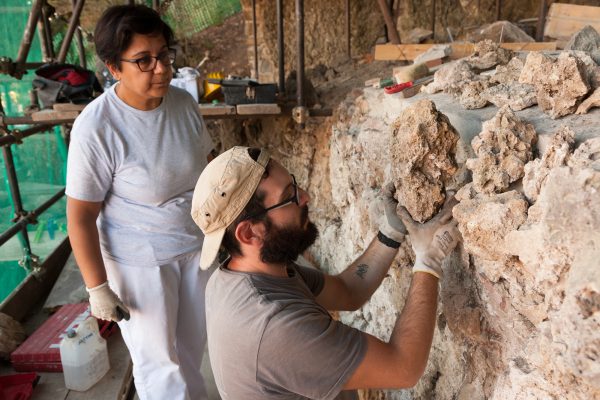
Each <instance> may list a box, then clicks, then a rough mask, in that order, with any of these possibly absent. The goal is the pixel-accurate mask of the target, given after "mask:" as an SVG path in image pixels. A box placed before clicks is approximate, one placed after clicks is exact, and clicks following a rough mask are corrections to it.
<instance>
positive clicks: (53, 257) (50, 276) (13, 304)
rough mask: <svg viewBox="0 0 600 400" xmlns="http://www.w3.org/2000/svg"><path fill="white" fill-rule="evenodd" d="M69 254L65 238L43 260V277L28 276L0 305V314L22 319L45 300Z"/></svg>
mask: <svg viewBox="0 0 600 400" xmlns="http://www.w3.org/2000/svg"><path fill="white" fill-rule="evenodd" d="M69 254H71V245H70V243H69V238H68V237H67V238H65V239H64V240H63V241H62V242H61V244H59V245H58V247H57V248H56V249H55V250H54V251H53V252H52V253H51V254H50V255H49V256H48V257H46V259H45V260H44V262H43V263H42V265H41V268H42V271H44V273H43V275H41V276H40V277H35V276H34V275H32V274H30V275H28V276H27V278H25V280H24V281H23V282H21V284H20V285H19V286H18V287H17V288H16V289H15V290H13V292H12V293H11V294H10V295H9V296H8V297H7V298H6V299H4V301H3V302H2V303H0V312H3V313H5V314H8V315H10V316H11V317H13V318H14V319H16V320H17V321H21V320H23V318H24V317H25V316H26V315H27V314H28V313H29V312H30V311H31V310H32V309H33V308H34V306H35V305H36V304H37V303H38V302H40V301H42V300H43V299H45V298H46V296H47V295H48V293H50V290H52V287H53V286H54V282H56V279H57V278H58V276H59V274H60V271H62V268H63V266H64V265H65V262H66V261H67V258H68V257H69Z"/></svg>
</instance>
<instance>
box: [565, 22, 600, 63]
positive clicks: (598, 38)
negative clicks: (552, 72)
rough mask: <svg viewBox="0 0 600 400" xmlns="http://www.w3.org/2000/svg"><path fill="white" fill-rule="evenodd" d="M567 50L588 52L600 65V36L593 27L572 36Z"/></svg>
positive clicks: (587, 27) (584, 28)
mask: <svg viewBox="0 0 600 400" xmlns="http://www.w3.org/2000/svg"><path fill="white" fill-rule="evenodd" d="M565 50H581V51H587V52H588V53H590V55H591V56H592V58H593V59H594V61H595V62H596V63H600V57H599V56H600V34H598V32H597V31H596V30H595V29H594V28H593V27H592V26H591V25H586V26H584V27H583V28H582V29H581V30H580V31H579V32H577V33H575V34H573V36H571V39H570V40H569V42H568V43H567V44H566V46H565Z"/></svg>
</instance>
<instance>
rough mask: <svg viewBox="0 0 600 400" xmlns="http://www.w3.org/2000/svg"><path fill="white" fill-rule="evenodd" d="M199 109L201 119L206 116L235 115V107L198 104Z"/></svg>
mask: <svg viewBox="0 0 600 400" xmlns="http://www.w3.org/2000/svg"><path fill="white" fill-rule="evenodd" d="M198 107H199V108H200V114H202V116H203V117H206V116H207V115H234V114H235V106H230V105H227V104H218V105H215V104H200V105H199V106H198Z"/></svg>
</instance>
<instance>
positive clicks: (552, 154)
mask: <svg viewBox="0 0 600 400" xmlns="http://www.w3.org/2000/svg"><path fill="white" fill-rule="evenodd" d="M574 142H575V132H573V131H572V130H571V129H570V128H569V127H567V126H563V127H561V128H560V129H559V130H558V132H556V133H555V134H554V135H553V136H552V141H551V143H550V145H549V146H548V147H547V148H546V150H545V151H544V154H542V156H541V157H540V158H536V159H535V160H532V161H530V162H528V163H527V164H526V165H525V175H524V176H523V191H524V192H525V196H527V198H528V199H529V201H531V202H535V201H536V199H537V197H538V194H539V193H540V189H541V187H542V185H543V184H544V182H545V180H546V177H547V176H548V174H549V173H550V170H552V169H553V168H555V167H560V166H564V165H567V161H568V160H569V157H570V155H571V153H572V152H573V143H574Z"/></svg>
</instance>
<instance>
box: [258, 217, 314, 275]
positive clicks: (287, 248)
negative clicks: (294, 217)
mask: <svg viewBox="0 0 600 400" xmlns="http://www.w3.org/2000/svg"><path fill="white" fill-rule="evenodd" d="M306 221H308V207H304V208H303V210H302V225H304V224H305V223H306ZM265 227H266V230H267V233H266V235H265V238H264V240H263V246H262V248H261V249H260V259H261V260H262V262H265V263H272V264H288V263H290V262H292V261H294V260H296V258H298V256H299V255H300V254H302V253H303V252H304V250H306V249H308V248H309V247H310V246H311V245H312V244H313V243H314V242H315V240H317V237H318V236H319V231H318V229H317V227H316V225H315V224H313V223H312V222H308V224H307V225H306V228H302V227H292V228H288V227H286V228H278V227H276V226H274V225H273V224H272V223H271V221H270V220H268V219H267V221H266V222H265Z"/></svg>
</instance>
